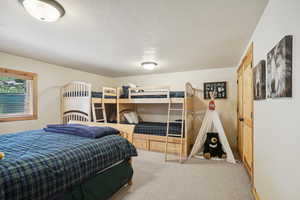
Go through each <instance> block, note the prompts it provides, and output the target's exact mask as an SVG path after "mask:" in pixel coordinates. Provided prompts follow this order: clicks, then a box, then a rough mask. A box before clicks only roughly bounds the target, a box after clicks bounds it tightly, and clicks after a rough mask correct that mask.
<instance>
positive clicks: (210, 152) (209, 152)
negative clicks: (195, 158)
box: [203, 132, 227, 159]
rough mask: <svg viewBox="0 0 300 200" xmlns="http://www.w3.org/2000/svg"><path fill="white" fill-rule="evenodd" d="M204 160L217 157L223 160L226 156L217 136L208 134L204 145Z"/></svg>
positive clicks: (216, 134) (211, 133) (212, 133)
mask: <svg viewBox="0 0 300 200" xmlns="http://www.w3.org/2000/svg"><path fill="white" fill-rule="evenodd" d="M203 153H204V158H206V159H210V158H212V157H219V158H223V159H225V158H226V157H227V154H226V153H225V152H224V151H223V147H222V143H221V142H220V139H219V134H218V133H214V132H208V133H207V137H206V140H205V143H204V151H203Z"/></svg>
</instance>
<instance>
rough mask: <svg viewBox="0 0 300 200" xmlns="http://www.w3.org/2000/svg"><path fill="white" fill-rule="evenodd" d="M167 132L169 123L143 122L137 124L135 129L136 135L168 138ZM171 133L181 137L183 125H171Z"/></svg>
mask: <svg viewBox="0 0 300 200" xmlns="http://www.w3.org/2000/svg"><path fill="white" fill-rule="evenodd" d="M166 132H167V123H161V122H142V123H139V124H136V125H135V128H134V133H136V134H148V135H158V136H166ZM169 133H170V134H175V135H176V134H178V137H180V133H181V123H170V127H169Z"/></svg>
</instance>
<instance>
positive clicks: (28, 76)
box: [0, 68, 38, 122]
mask: <svg viewBox="0 0 300 200" xmlns="http://www.w3.org/2000/svg"><path fill="white" fill-rule="evenodd" d="M1 73H2V74H8V75H11V76H12V77H17V78H22V79H26V80H32V96H33V97H32V101H33V102H32V106H33V108H32V109H33V113H32V114H30V115H26V114H24V115H20V116H12V117H6V118H0V122H12V121H25V120H36V119H38V87H37V79H38V75H37V74H36V73H32V72H24V71H18V70H12V69H5V68H0V74H1Z"/></svg>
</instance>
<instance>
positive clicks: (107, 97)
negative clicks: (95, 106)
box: [92, 92, 117, 99]
mask: <svg viewBox="0 0 300 200" xmlns="http://www.w3.org/2000/svg"><path fill="white" fill-rule="evenodd" d="M102 97H103V92H92V98H102ZM104 98H105V99H116V98H117V96H109V95H105V96H104Z"/></svg>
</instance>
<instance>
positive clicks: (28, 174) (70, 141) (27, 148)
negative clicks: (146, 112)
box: [0, 130, 137, 200]
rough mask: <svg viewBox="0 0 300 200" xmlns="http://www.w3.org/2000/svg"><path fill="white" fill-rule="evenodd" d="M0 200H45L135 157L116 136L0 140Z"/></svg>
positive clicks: (37, 134) (33, 135) (29, 135)
mask: <svg viewBox="0 0 300 200" xmlns="http://www.w3.org/2000/svg"><path fill="white" fill-rule="evenodd" d="M0 141H1V143H0V151H2V152H4V153H5V154H6V156H5V158H4V159H2V160H0V176H1V178H0V186H1V187H0V199H5V200H48V199H52V198H53V197H55V196H56V195H58V194H61V193H64V192H66V191H67V190H70V188H73V187H74V186H76V185H78V184H81V183H83V182H84V181H86V180H87V179H89V178H91V177H94V176H95V175H96V174H97V173H98V172H99V171H101V170H103V169H106V168H107V167H110V166H111V165H113V164H115V163H117V162H120V161H122V160H126V159H129V158H130V157H132V156H137V152H136V149H135V147H134V146H133V145H132V144H130V143H129V142H128V141H127V140H126V139H124V138H122V137H121V136H118V135H109V136H105V137H102V138H99V139H89V138H84V137H80V136H74V135H67V134H60V133H52V132H45V131H43V130H35V131H26V132H22V133H14V134H7V135H1V136H0Z"/></svg>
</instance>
